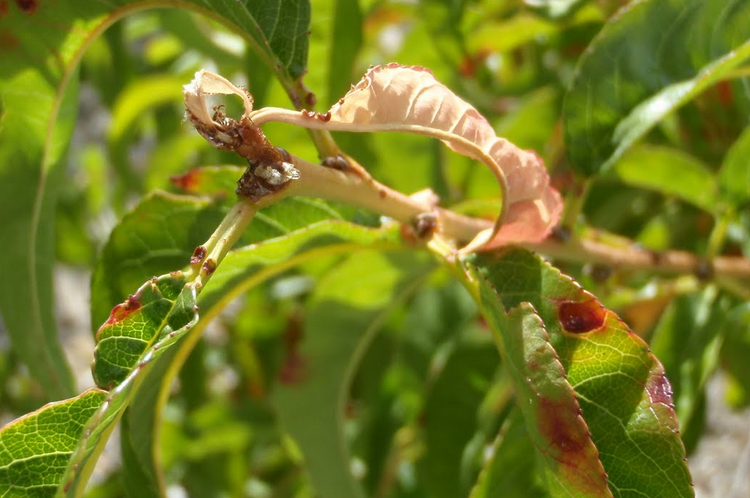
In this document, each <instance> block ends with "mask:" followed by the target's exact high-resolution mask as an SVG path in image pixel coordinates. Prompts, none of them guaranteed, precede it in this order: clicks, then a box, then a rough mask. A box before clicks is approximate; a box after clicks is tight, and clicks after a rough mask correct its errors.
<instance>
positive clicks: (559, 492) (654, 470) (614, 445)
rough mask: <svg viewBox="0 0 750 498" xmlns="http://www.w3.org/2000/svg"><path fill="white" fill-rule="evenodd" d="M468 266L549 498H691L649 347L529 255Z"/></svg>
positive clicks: (666, 392)
mask: <svg viewBox="0 0 750 498" xmlns="http://www.w3.org/2000/svg"><path fill="white" fill-rule="evenodd" d="M464 265H465V267H466V269H467V271H468V272H469V275H470V281H471V283H470V284H468V285H469V286H470V288H471V289H475V291H476V292H477V293H478V296H479V298H480V299H481V303H482V308H483V312H484V314H485V317H486V318H487V321H488V322H489V324H490V326H491V327H492V328H493V330H494V332H495V333H496V339H497V341H498V343H499V346H500V348H501V351H502V352H503V356H504V360H505V361H507V363H508V365H509V369H510V371H511V374H512V376H513V378H514V379H515V388H516V393H517V395H518V401H519V405H520V407H521V410H522V412H523V413H524V418H525V419H526V426H527V430H528V432H529V435H530V437H531V439H532V441H533V442H534V445H535V446H536V448H537V451H538V455H539V459H540V463H541V464H542V469H543V470H544V473H545V475H546V476H547V486H548V489H549V491H550V492H551V494H552V496H569V494H567V493H571V494H573V495H574V496H607V494H608V491H607V487H608V488H609V490H611V492H612V494H613V495H614V496H618V497H629V496H633V497H635V496H649V497H654V498H658V497H675V498H676V497H682V496H693V490H692V487H691V484H690V475H689V472H688V469H687V466H686V465H685V462H684V461H683V458H684V455H685V451H684V447H683V445H682V441H681V440H680V438H679V435H678V434H679V433H678V430H677V419H676V416H675V413H674V410H673V408H672V397H671V387H670V385H669V382H668V381H667V378H666V376H665V374H664V369H663V367H662V366H661V364H660V363H659V362H658V360H657V359H656V358H655V357H654V356H653V355H652V354H651V352H650V351H649V349H648V347H647V345H646V344H645V343H644V342H643V341H642V340H641V339H640V338H639V337H637V336H636V335H635V334H633V333H632V332H631V331H630V330H628V328H627V327H626V326H625V325H624V324H623V323H622V322H621V321H620V319H619V318H618V317H617V316H616V315H615V314H614V313H612V312H611V311H609V310H606V309H605V308H603V307H602V306H601V304H600V303H599V302H598V301H597V300H596V299H595V298H594V297H593V296H591V295H590V294H588V293H586V292H585V291H583V290H582V289H581V288H580V287H579V286H578V285H576V284H575V283H574V282H573V281H572V280H571V279H570V278H568V277H565V276H564V275H562V274H560V272H559V271H557V270H556V269H554V268H552V267H551V266H550V265H549V264H548V263H546V262H544V261H543V260H542V259H541V258H539V257H538V256H535V255H533V254H531V253H529V252H527V251H525V250H514V249H509V250H506V251H505V252H503V253H501V254H496V255H479V256H474V257H471V258H468V259H467V260H466V261H465V262H464ZM571 388H572V389H571ZM579 406H580V410H582V412H579V411H578V407H579ZM579 413H581V415H580V416H579ZM589 434H590V437H589ZM592 441H593V444H592ZM594 444H595V445H596V446H595V447H594ZM597 450H598V457H599V458H598V459H597V458H596V456H597ZM599 461H601V464H599ZM624 461H627V462H628V463H627V465H623V463H622V462H624ZM601 465H603V467H604V471H606V474H604V473H603V472H601V470H600V469H601Z"/></svg>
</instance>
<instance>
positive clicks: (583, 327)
mask: <svg viewBox="0 0 750 498" xmlns="http://www.w3.org/2000/svg"><path fill="white" fill-rule="evenodd" d="M557 315H558V318H559V320H560V325H562V328H563V329H564V330H565V331H566V332H572V333H574V334H582V333H585V332H591V331H593V330H597V329H599V328H601V327H603V326H604V320H605V318H606V317H607V310H606V309H605V308H604V306H602V304H601V303H600V302H599V301H598V300H597V299H596V298H595V297H593V296H592V297H590V298H589V299H587V300H585V301H580V302H579V301H563V302H562V303H560V304H559V305H558V310H557Z"/></svg>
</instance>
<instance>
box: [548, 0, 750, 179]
mask: <svg viewBox="0 0 750 498" xmlns="http://www.w3.org/2000/svg"><path fill="white" fill-rule="evenodd" d="M748 15H750V2H748V1H746V0H732V1H728V0H721V1H715V2H704V1H703V0H645V1H638V2H632V3H630V4H629V5H627V6H626V7H624V8H623V9H622V10H621V11H620V13H619V14H618V15H617V16H616V17H615V18H614V19H613V20H612V21H611V22H609V23H608V24H607V25H606V26H605V27H604V29H603V30H602V31H601V33H599V35H598V36H597V38H596V39H595V40H594V41H593V42H592V43H591V45H589V47H588V50H587V53H586V54H584V55H583V57H581V59H580V60H579V62H578V70H577V74H576V77H575V79H574V80H573V83H572V85H571V87H570V89H569V91H568V94H567V97H566V99H565V107H564V109H563V121H564V125H565V141H566V143H567V146H568V157H569V158H570V161H571V164H572V165H573V167H574V168H575V169H576V170H577V171H578V172H580V173H582V174H584V175H587V176H588V175H592V174H595V173H597V172H599V171H601V170H603V169H606V168H608V167H610V166H612V164H613V163H614V161H616V160H617V159H618V158H619V157H620V156H621V155H622V154H623V153H624V152H625V151H626V150H627V149H628V148H629V147H630V146H632V145H633V144H634V143H635V142H636V141H637V140H639V139H640V138H641V137H643V136H644V135H645V134H646V133H647V132H648V131H649V130H650V129H651V128H652V127H653V126H654V125H655V124H656V123H658V122H659V121H660V120H661V119H662V118H664V117H665V116H666V115H668V114H669V113H670V112H672V111H674V110H675V109H676V108H678V107H680V106H682V105H683V104H685V103H686V102H688V101H689V100H691V99H693V98H694V97H695V96H696V95H698V94H699V93H700V92H701V91H703V90H704V89H706V88H708V87H709V86H710V85H712V84H714V83H716V82H717V81H720V80H722V79H723V78H725V77H727V75H728V73H729V72H730V71H731V70H732V69H734V68H736V67H737V66H738V65H739V64H741V63H742V62H743V61H745V60H747V58H748V57H750V25H749V24H748V23H747V18H748ZM665 27H666V29H665ZM745 98H747V97H745Z"/></svg>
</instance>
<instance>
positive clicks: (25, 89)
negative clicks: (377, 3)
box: [0, 0, 310, 398]
mask: <svg viewBox="0 0 750 498" xmlns="http://www.w3.org/2000/svg"><path fill="white" fill-rule="evenodd" d="M4 5H5V4H4ZM171 5H173V3H172V2H168V1H163V2H160V1H150V0H148V1H147V0H140V1H128V0H116V1H113V2H105V3H103V2H83V3H80V4H79V3H76V4H75V5H72V4H70V3H69V2H53V3H45V4H44V5H39V3H37V2H25V3H24V2H21V3H18V2H16V3H9V4H8V5H7V9H5V10H3V13H2V15H0V32H2V33H3V36H2V39H1V40H0V50H2V54H3V63H2V65H0V102H2V104H1V105H0V108H2V109H3V120H2V128H1V129H0V213H2V214H0V238H2V240H3V241H4V243H5V252H6V254H8V255H9V257H12V258H13V261H14V264H13V265H9V266H8V268H7V271H6V275H5V276H6V278H7V279H8V281H12V282H14V285H13V286H7V285H6V286H3V289H2V290H0V312H1V313H2V317H3V321H4V322H5V325H6V326H7V328H8V331H9V333H10V334H11V336H12V337H13V346H14V348H16V351H17V352H18V354H19V356H20V357H21V358H22V359H23V360H24V362H25V363H26V364H27V365H28V366H29V368H30V369H31V372H32V375H33V376H34V377H35V378H36V379H38V380H39V382H40V383H41V385H42V387H43V388H44V390H45V392H46V394H47V396H48V397H51V398H53V397H58V398H61V397H67V396H70V395H71V394H72V393H73V380H72V376H71V374H70V372H69V370H68V367H67V365H66V364H65V360H64V357H63V355H62V352H61V349H60V347H59V344H58V342H57V338H56V332H55V326H54V320H53V317H52V311H51V310H52V295H51V287H52V284H51V282H52V278H51V266H52V262H53V261H54V253H53V248H54V246H53V236H54V230H53V224H52V223H53V220H54V218H55V216H54V206H55V199H56V192H57V186H58V185H59V184H60V182H61V181H63V178H62V176H61V175H62V174H63V170H62V169H61V168H60V167H59V166H60V165H61V162H60V160H61V158H62V157H63V154H64V151H65V147H66V144H67V143H68V141H69V139H70V137H71V133H72V129H73V125H74V122H75V113H76V104H77V74H76V72H75V68H76V66H77V64H78V61H79V60H80V58H81V55H82V53H83V52H84V50H85V49H86V48H87V47H88V45H89V44H90V43H91V41H92V40H93V39H94V38H95V37H96V36H97V35H98V34H99V33H101V32H102V31H103V30H105V29H106V28H107V27H108V26H110V25H111V24H112V23H114V22H115V21H117V20H118V19H120V18H122V17H124V16H125V15H127V14H129V13H132V12H135V11H137V10H141V9H146V8H153V7H159V6H171ZM183 5H184V6H186V7H189V8H192V9H193V10H195V11H197V12H200V13H203V14H206V15H210V16H211V17H214V18H216V19H219V20H221V21H223V22H224V23H226V24H227V25H228V26H230V27H232V28H234V29H235V30H237V31H238V32H240V34H242V35H243V36H244V38H245V39H246V40H247V41H248V42H249V43H250V44H251V46H252V47H253V48H254V49H255V50H256V51H257V52H258V54H259V55H260V56H261V59H262V60H263V61H264V62H265V63H266V64H267V65H268V66H269V67H270V68H272V69H273V71H274V72H275V73H276V75H277V76H278V77H279V79H280V80H281V81H282V84H283V85H284V87H285V88H286V90H287V92H288V93H289V94H290V96H292V98H293V99H294V100H299V99H300V97H299V95H298V89H297V87H296V82H295V80H296V79H297V78H299V77H300V76H301V75H302V74H303V73H304V71H305V67H306V61H307V30H308V24H309V15H310V5H309V2H308V1H307V0H285V1H284V2H283V8H282V1H281V0H265V1H262V2H247V3H246V4H243V3H240V2H233V1H222V0H187V1H186V2H183ZM50 26H54V29H50ZM178 91H179V89H178ZM56 165H57V167H56Z"/></svg>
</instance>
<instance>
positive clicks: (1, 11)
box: [0, 0, 9, 17]
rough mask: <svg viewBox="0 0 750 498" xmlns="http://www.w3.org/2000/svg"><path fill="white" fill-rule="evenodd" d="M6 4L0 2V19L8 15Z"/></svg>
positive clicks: (2, 0)
mask: <svg viewBox="0 0 750 498" xmlns="http://www.w3.org/2000/svg"><path fill="white" fill-rule="evenodd" d="M8 10H9V9H8V2H7V0H0V17H3V16H4V15H5V14H7V13H8Z"/></svg>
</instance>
